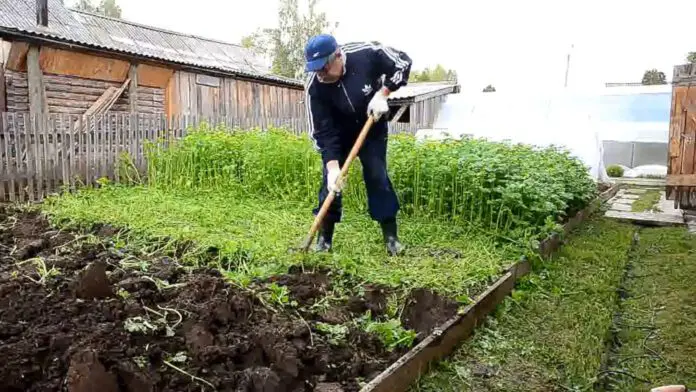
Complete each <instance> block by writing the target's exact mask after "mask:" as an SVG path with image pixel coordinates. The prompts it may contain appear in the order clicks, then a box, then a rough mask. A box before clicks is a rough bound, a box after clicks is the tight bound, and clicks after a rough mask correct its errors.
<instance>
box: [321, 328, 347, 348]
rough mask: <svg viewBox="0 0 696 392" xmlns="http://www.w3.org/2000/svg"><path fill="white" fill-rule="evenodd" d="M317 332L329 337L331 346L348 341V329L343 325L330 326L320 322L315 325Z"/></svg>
mask: <svg viewBox="0 0 696 392" xmlns="http://www.w3.org/2000/svg"><path fill="white" fill-rule="evenodd" d="M315 328H316V329H317V331H318V332H319V333H321V334H323V335H325V336H326V337H327V341H328V342H329V344H332V345H334V346H336V345H339V344H341V342H344V341H345V340H346V336H347V335H348V327H347V326H345V325H341V324H328V323H323V322H318V323H317V324H316V325H315Z"/></svg>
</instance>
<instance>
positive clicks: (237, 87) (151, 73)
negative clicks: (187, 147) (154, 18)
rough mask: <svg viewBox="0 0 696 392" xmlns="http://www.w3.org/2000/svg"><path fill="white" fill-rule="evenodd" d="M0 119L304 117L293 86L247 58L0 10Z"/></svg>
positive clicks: (156, 32) (87, 22) (125, 27)
mask: <svg viewBox="0 0 696 392" xmlns="http://www.w3.org/2000/svg"><path fill="white" fill-rule="evenodd" d="M0 38H1V40H2V41H1V44H0V48H1V51H0V53H1V54H2V58H1V60H0V61H2V63H3V66H2V69H1V70H0V72H1V73H2V74H3V75H2V76H3V78H0V80H4V83H2V86H1V87H0V90H3V91H0V111H3V112H26V111H30V112H32V113H68V114H84V113H100V112H105V111H107V110H109V111H116V112H131V113H149V114H160V113H161V114H165V115H166V116H167V117H173V116H178V115H192V116H200V117H235V118H299V119H302V118H303V117H304V109H303V102H302V98H303V92H302V90H303V84H302V82H301V81H298V80H293V79H287V78H283V77H278V76H275V75H272V74H271V72H270V69H269V67H268V66H267V65H266V64H264V62H263V61H261V60H260V59H259V58H258V56H256V55H254V53H253V52H251V51H249V50H247V49H245V48H243V47H241V46H239V45H234V44H230V43H225V42H220V41H216V40H211V39H206V38H202V37H197V36H192V35H186V34H181V33H177V32H172V31H167V30H163V29H158V28H154V27H150V26H144V25H140V24H136V23H131V22H128V21H124V20H120V19H113V18H108V17H104V16H99V15H93V14H89V13H84V12H79V11H75V10H71V9H68V8H66V7H65V6H64V5H63V4H62V1H61V0H38V1H37V0H3V1H1V2H0Z"/></svg>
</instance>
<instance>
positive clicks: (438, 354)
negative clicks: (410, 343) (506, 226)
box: [360, 184, 619, 392]
mask: <svg viewBox="0 0 696 392" xmlns="http://www.w3.org/2000/svg"><path fill="white" fill-rule="evenodd" d="M618 190H619V187H618V185H616V184H614V185H612V186H611V188H609V189H608V190H606V191H604V192H602V193H601V194H600V195H599V196H598V197H597V198H595V199H594V200H593V201H592V202H591V203H590V204H589V205H588V206H587V207H585V209H583V210H582V211H580V212H578V213H577V214H576V215H575V216H574V217H573V218H571V219H570V220H569V221H568V222H567V223H566V224H565V225H564V226H563V236H565V235H567V234H568V233H569V232H570V231H572V230H573V229H575V228H576V227H577V226H578V225H579V224H580V223H582V221H583V220H585V219H586V218H587V217H589V216H590V215H591V214H592V213H593V212H595V211H596V210H597V209H598V208H599V207H600V206H601V205H602V204H603V203H604V202H606V201H607V200H609V199H610V198H612V197H613V196H614V195H615V194H616V193H617V192H618ZM561 243H562V235H561V234H554V235H552V236H550V237H548V238H547V239H545V240H544V241H542V243H541V245H540V246H539V251H540V253H541V254H542V256H544V257H548V256H550V255H551V254H553V252H555V251H556V250H557V249H558V248H559V247H560V246H561ZM543 252H546V255H544V253H543ZM547 255H548V256H547ZM530 271H531V264H530V263H529V261H528V260H526V259H524V258H523V259H521V260H520V261H518V262H517V263H515V264H513V265H512V266H511V267H510V268H508V270H507V271H505V273H504V274H503V276H501V277H500V278H499V279H498V280H497V281H496V282H495V283H493V284H492V285H491V286H489V287H488V288H487V289H486V291H484V292H483V293H481V294H480V295H479V296H478V297H476V299H475V300H474V302H473V303H472V304H470V305H468V306H467V307H466V308H464V309H463V310H462V312H461V313H459V314H457V315H456V316H454V317H452V318H450V319H449V320H447V321H446V322H445V323H443V324H442V325H441V326H439V327H437V328H435V330H433V332H432V333H431V334H430V335H429V336H427V337H426V338H425V339H423V341H421V342H420V343H418V344H417V345H416V346H415V347H413V348H412V349H411V350H409V351H408V352H407V353H406V354H404V355H403V356H401V358H399V359H398V360H397V361H396V362H394V363H392V364H391V365H390V366H389V367H388V368H387V369H386V370H384V371H383V372H382V373H380V374H379V375H377V377H375V378H373V379H372V380H371V381H370V382H369V383H368V384H367V385H365V386H364V387H363V388H362V389H360V392H404V391H406V390H408V388H409V386H410V385H411V384H412V383H413V382H414V381H416V380H417V379H418V378H419V377H420V376H421V375H422V374H423V373H424V372H426V371H427V370H428V367H429V366H430V364H431V363H432V362H434V361H436V360H439V359H442V358H444V357H446V356H448V355H449V354H451V353H452V351H454V350H455V348H456V347H457V346H459V344H460V343H461V342H462V341H464V339H466V338H467V337H469V335H471V333H472V332H473V331H474V329H475V328H476V327H477V326H478V325H480V324H481V323H482V322H483V321H484V320H485V318H486V317H487V316H488V315H489V314H490V313H491V312H493V310H495V308H496V307H497V306H498V305H499V304H500V303H501V302H503V300H504V299H505V297H507V296H508V294H510V293H511V292H512V290H513V288H514V287H515V283H516V282H517V280H518V279H520V278H521V277H523V276H525V275H527V274H528V273H529V272H530Z"/></svg>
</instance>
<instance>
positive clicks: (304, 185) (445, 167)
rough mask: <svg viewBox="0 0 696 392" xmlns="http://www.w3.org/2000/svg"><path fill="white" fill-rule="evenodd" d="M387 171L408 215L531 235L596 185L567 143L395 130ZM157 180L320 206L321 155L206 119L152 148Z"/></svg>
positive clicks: (289, 137)
mask: <svg viewBox="0 0 696 392" xmlns="http://www.w3.org/2000/svg"><path fill="white" fill-rule="evenodd" d="M388 148H389V150H388V170H389V172H390V177H391V179H392V182H393V184H394V187H395V189H396V191H397V194H398V196H399V201H400V203H401V206H402V210H403V211H404V212H405V213H407V214H414V215H418V214H420V215H428V216H432V217H433V218H449V219H456V220H462V221H466V222H467V223H470V224H477V225H479V226H482V227H484V228H486V229H491V230H494V231H497V232H505V233H512V232H513V231H516V233H515V235H514V236H527V235H529V234H531V233H533V232H537V231H539V230H541V229H542V228H549V226H552V225H555V224H556V223H557V222H558V221H559V220H561V219H562V218H563V217H565V216H566V214H567V213H569V212H570V213H572V212H575V211H577V210H579V209H581V208H583V207H584V206H585V205H586V204H587V203H588V202H589V201H590V200H591V199H592V198H593V197H594V196H595V195H596V186H595V184H594V181H593V180H592V178H590V177H589V175H588V172H587V168H586V167H585V166H584V165H583V164H582V163H581V162H580V161H579V160H578V159H576V158H574V157H571V156H570V155H569V153H568V152H567V151H564V150H561V149H558V148H555V147H549V148H536V147H533V146H528V145H523V144H509V143H497V142H490V141H486V140H482V139H465V140H462V141H445V142H438V141H432V142H417V141H416V139H415V138H414V137H413V136H411V135H396V136H392V137H390V142H389V147H388ZM148 164H149V167H148V181H149V183H150V185H152V186H158V187H174V188H187V189H195V188H216V189H225V190H229V191H235V192H236V191H238V192H239V195H240V197H244V195H249V194H251V195H254V196H255V197H272V198H274V199H280V200H292V201H300V202H306V203H310V204H315V203H316V199H317V194H318V191H319V182H320V178H321V158H320V156H319V154H318V153H317V152H316V151H315V150H314V148H313V146H312V143H311V142H310V141H309V139H308V138H306V137H305V136H297V135H293V134H291V133H289V132H286V131H284V130H276V129H273V130H269V131H265V132H262V131H257V130H250V131H233V132H232V131H230V130H226V129H222V128H220V129H211V128H209V127H206V126H202V127H200V128H199V129H197V130H194V131H192V132H190V133H189V134H188V135H187V136H186V137H184V138H183V139H182V140H180V141H178V142H175V143H174V144H172V145H171V146H169V147H168V148H166V149H165V148H162V147H161V146H156V145H150V146H149V148H148ZM343 204H344V206H345V207H346V208H350V209H360V210H363V209H365V208H366V204H367V203H366V193H365V187H364V183H363V180H362V173H361V167H360V162H359V160H356V161H355V162H354V165H353V166H352V167H351V170H350V172H349V176H348V182H347V187H346V188H345V190H344V192H343Z"/></svg>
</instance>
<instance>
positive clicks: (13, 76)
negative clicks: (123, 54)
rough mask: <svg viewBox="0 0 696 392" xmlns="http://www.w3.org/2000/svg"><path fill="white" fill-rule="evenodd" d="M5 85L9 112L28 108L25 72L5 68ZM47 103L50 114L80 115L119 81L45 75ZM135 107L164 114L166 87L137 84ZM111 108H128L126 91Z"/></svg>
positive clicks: (115, 109)
mask: <svg viewBox="0 0 696 392" xmlns="http://www.w3.org/2000/svg"><path fill="white" fill-rule="evenodd" d="M5 76H6V77H5V88H6V99H7V111H8V112H23V111H27V110H28V107H29V92H28V83H27V74H26V73H24V72H17V71H12V70H6V71H5ZM43 77H44V85H45V89H46V102H47V103H48V111H49V113H66V114H82V113H84V112H85V110H87V108H89V107H90V106H91V105H92V104H93V103H94V102H95V101H96V100H97V99H98V98H99V97H100V96H101V95H102V94H103V93H104V91H105V90H106V89H107V88H108V87H117V88H118V87H120V86H121V83H122V82H123V81H121V83H117V82H106V81H96V80H89V79H83V78H77V77H70V76H62V75H49V74H44V75H43ZM137 92H138V94H137V95H138V99H137V105H136V106H137V110H138V112H140V113H152V114H156V113H164V112H165V90H164V89H161V88H153V87H146V86H138V90H137ZM112 110H113V111H124V112H127V111H130V106H129V94H128V92H127V91H126V92H124V94H122V95H121V97H119V99H118V100H117V101H116V104H114V106H113V108H112Z"/></svg>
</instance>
